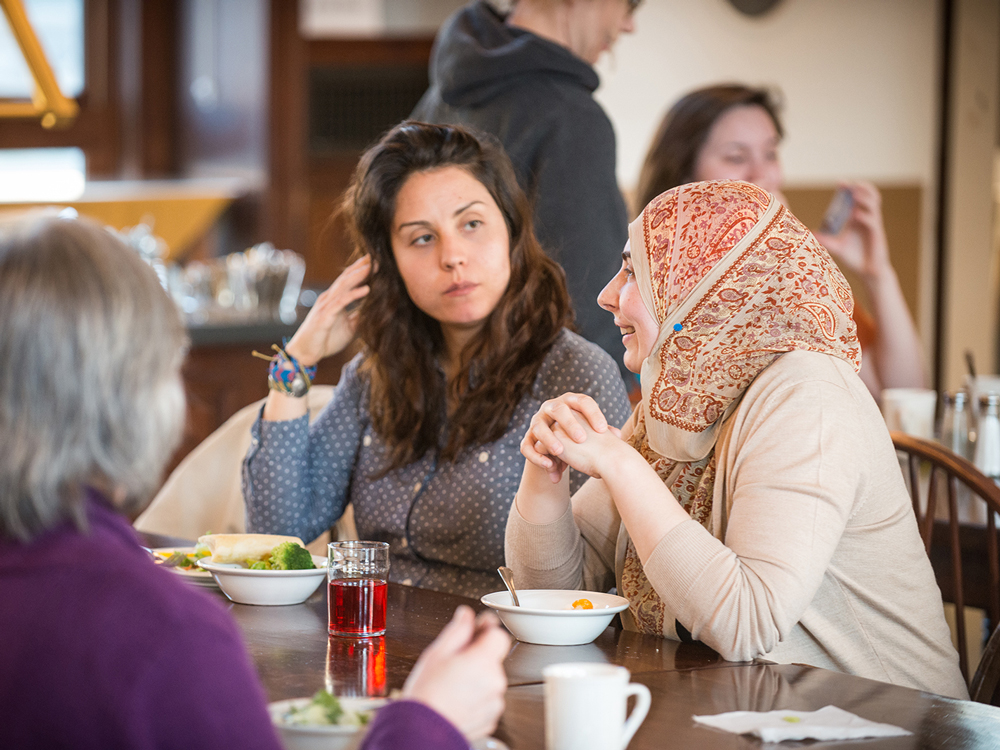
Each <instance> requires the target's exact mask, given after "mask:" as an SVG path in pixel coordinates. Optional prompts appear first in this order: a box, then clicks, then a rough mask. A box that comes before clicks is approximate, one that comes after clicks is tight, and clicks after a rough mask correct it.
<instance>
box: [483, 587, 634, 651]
mask: <svg viewBox="0 0 1000 750" xmlns="http://www.w3.org/2000/svg"><path fill="white" fill-rule="evenodd" d="M517 598H518V601H520V602H521V606H520V607H515V606H514V603H513V602H512V601H511V598H510V592H508V591H495V592H493V593H492V594H486V596H484V597H483V598H482V599H481V601H482V603H483V604H485V605H486V606H487V607H489V608H491V609H494V610H496V612H497V615H498V616H499V617H500V621H501V622H502V623H503V624H504V625H505V626H506V628H507V630H509V631H510V632H511V634H512V635H513V636H514V637H515V638H517V639H518V640H519V641H523V642H525V643H539V644H542V645H545V646H578V645H581V644H584V643H590V642H591V641H592V640H594V639H595V638H596V637H597V636H598V635H600V634H601V631H603V630H604V629H605V628H606V627H607V626H608V625H609V624H610V623H611V620H612V618H613V617H614V616H615V614H616V613H618V612H621V611H622V610H624V609H627V608H628V599H625V598H624V597H621V596H615V595H614V594H605V593H602V592H599V591H571V590H565V589H528V590H526V591H518V592H517ZM577 599H589V600H590V601H591V603H592V604H593V605H594V608H593V609H573V602H574V601H576V600H577Z"/></svg>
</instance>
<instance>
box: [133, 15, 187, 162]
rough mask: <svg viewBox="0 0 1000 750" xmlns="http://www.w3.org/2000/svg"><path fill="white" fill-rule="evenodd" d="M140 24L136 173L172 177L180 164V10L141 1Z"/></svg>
mask: <svg viewBox="0 0 1000 750" xmlns="http://www.w3.org/2000/svg"><path fill="white" fill-rule="evenodd" d="M141 24H142V25H141V29H142V31H141V33H142V79H141V80H142V85H141V92H142V96H141V99H140V109H139V113H138V114H139V128H138V130H139V131H140V132H141V133H142V136H141V139H142V140H141V144H140V146H141V147H140V150H139V171H140V173H141V174H142V175H143V177H167V176H173V175H176V174H177V171H178V168H179V164H180V159H179V156H178V153H177V126H178V123H177V81H178V76H177V68H178V63H179V55H178V50H177V35H178V32H179V6H178V4H177V2H176V0H143V5H142V19H141Z"/></svg>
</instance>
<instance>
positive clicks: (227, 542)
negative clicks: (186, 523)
mask: <svg viewBox="0 0 1000 750" xmlns="http://www.w3.org/2000/svg"><path fill="white" fill-rule="evenodd" d="M282 542H295V543H296V544H298V545H300V546H302V547H305V545H304V544H302V540H301V539H299V538H298V537H297V536H281V535H280V534H206V535H205V536H200V537H198V543H199V544H204V545H205V546H206V547H208V548H209V550H211V552H212V562H217V563H241V562H246V561H247V560H260V559H261V558H262V557H264V555H267V554H269V553H270V552H271V550H273V549H274V548H275V547H277V546H278V545H279V544H281V543H282Z"/></svg>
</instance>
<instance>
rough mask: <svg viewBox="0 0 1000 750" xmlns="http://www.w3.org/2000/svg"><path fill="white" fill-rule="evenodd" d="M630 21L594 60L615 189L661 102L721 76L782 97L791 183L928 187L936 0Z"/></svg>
mask: <svg viewBox="0 0 1000 750" xmlns="http://www.w3.org/2000/svg"><path fill="white" fill-rule="evenodd" d="M635 21H636V26H637V30H636V33H635V34H633V35H631V36H623V37H622V38H621V39H620V40H619V42H618V45H617V46H616V48H615V50H614V52H613V53H612V54H611V55H605V57H604V59H603V60H602V61H601V63H600V65H599V70H600V73H601V80H602V85H601V88H600V89H599V90H598V93H597V97H598V99H599V100H600V102H601V103H602V104H603V105H604V107H605V109H606V110H607V111H608V114H609V115H610V117H611V120H612V122H613V123H614V125H615V130H616V131H617V135H618V174H619V180H620V182H621V183H622V185H623V186H626V187H631V186H633V185H634V184H635V182H636V180H637V178H638V174H639V167H640V165H641V163H642V159H643V157H644V156H645V152H646V149H647V147H648V144H649V140H650V138H651V137H652V135H653V133H654V131H655V128H656V126H657V124H658V123H659V121H660V119H661V118H662V116H663V114H664V112H665V111H666V110H667V108H668V107H669V105H670V104H671V103H673V102H674V101H675V100H676V99H677V98H678V97H680V96H681V95H682V94H684V93H686V92H687V91H690V90H691V89H693V88H697V87H700V86H704V85H707V84H711V83H716V82H720V81H742V82H747V83H750V84H754V85H769V86H777V87H779V88H780V89H781V91H782V92H783V93H784V96H785V107H784V120H785V126H786V131H787V137H786V141H785V144H784V147H783V149H782V158H783V161H784V165H785V171H786V175H787V180H788V181H789V182H790V183H794V184H808V183H817V182H829V181H832V180H836V179H838V178H844V177H847V178H854V177H857V178H862V177H863V178H868V179H872V180H877V181H883V182H904V181H905V182H921V183H923V184H924V185H925V186H930V185H931V184H932V183H933V179H934V164H935V147H936V143H935V139H936V132H937V122H936V98H935V97H936V90H937V82H936V81H937V71H938V46H939V44H938V17H937V3H936V2H935V0H874V1H873V0H783V2H781V3H779V4H778V6H777V7H776V8H775V9H774V10H772V11H771V12H770V13H768V14H766V15H764V16H763V17H760V18H750V17H747V16H743V15H741V14H740V13H738V12H737V11H736V10H735V9H733V8H732V6H731V5H730V4H729V3H728V2H726V1H725V0H646V1H645V2H644V3H643V4H642V5H641V6H640V7H639V10H638V11H636V15H635Z"/></svg>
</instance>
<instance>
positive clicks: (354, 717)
mask: <svg viewBox="0 0 1000 750" xmlns="http://www.w3.org/2000/svg"><path fill="white" fill-rule="evenodd" d="M374 713H375V711H374V710H372V711H352V710H351V709H347V708H344V707H343V706H342V705H341V704H340V701H339V700H337V697H336V696H335V695H331V694H330V693H328V692H327V691H326V690H320V691H318V692H317V693H316V694H315V695H314V696H313V697H312V700H311V701H309V702H308V703H307V704H306V705H304V706H299V707H294V706H293V707H292V708H290V709H289V710H288V712H287V713H285V714H284V715H283V716H282V717H281V721H283V722H284V723H285V724H295V725H310V724H320V725H335V726H342V727H363V726H367V725H368V722H369V721H371V718H372V714H374Z"/></svg>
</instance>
